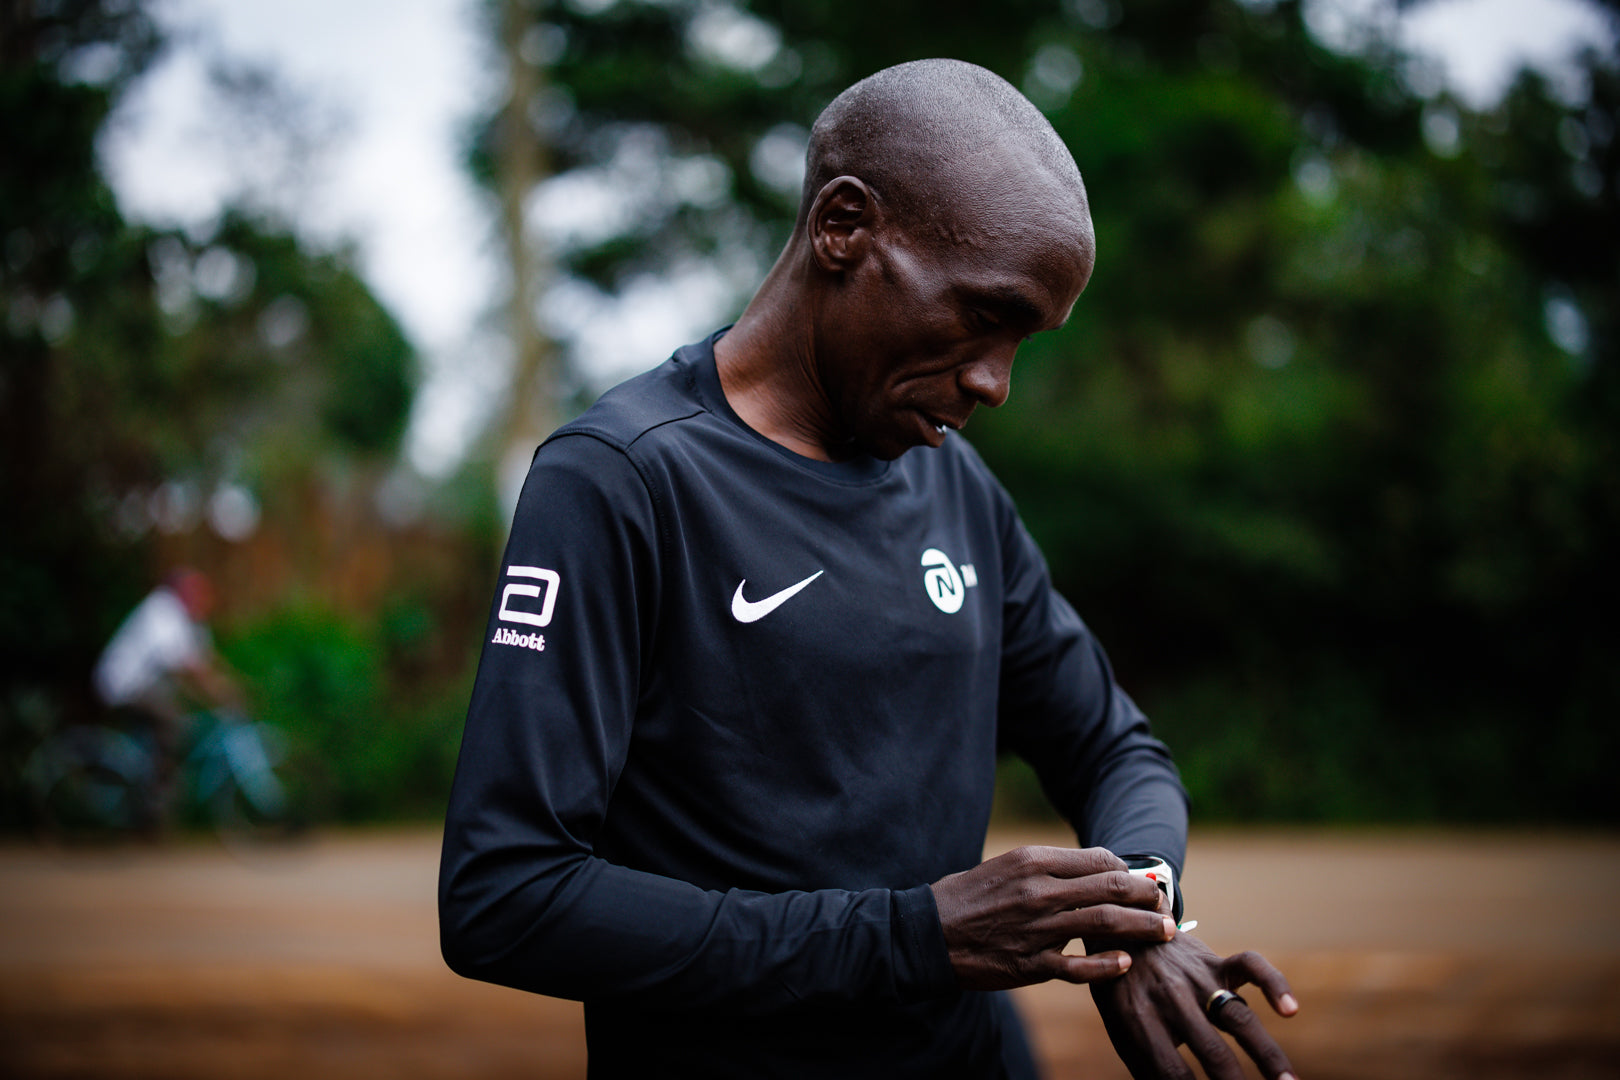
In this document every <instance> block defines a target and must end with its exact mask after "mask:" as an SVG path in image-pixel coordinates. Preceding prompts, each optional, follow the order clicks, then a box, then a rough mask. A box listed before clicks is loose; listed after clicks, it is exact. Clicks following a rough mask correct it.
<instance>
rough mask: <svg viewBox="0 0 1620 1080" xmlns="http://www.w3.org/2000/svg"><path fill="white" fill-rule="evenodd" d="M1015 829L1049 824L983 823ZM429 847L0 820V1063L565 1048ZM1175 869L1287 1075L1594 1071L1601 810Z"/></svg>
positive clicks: (534, 1070) (1083, 1014)
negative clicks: (1273, 1001)
mask: <svg viewBox="0 0 1620 1080" xmlns="http://www.w3.org/2000/svg"><path fill="white" fill-rule="evenodd" d="M1026 841H1037V842H1054V843H1061V842H1062V837H1061V836H1060V835H1057V834H1046V835H1038V834H1029V835H1013V834H1008V833H998V834H996V835H995V836H994V837H993V838H992V843H991V845H990V847H991V850H992V851H995V850H1001V849H1004V848H1007V847H1011V846H1013V845H1014V844H1016V843H1020V842H1026ZM437 858H438V849H437V837H436V836H435V835H433V834H431V833H426V832H414V833H384V834H364V835H361V834H338V835H331V836H324V837H321V838H318V839H316V840H314V841H312V842H310V843H308V844H306V845H303V846H301V847H297V848H293V849H288V850H281V851H272V852H260V853H257V854H256V855H254V856H253V857H252V858H249V859H245V860H244V859H241V858H237V857H233V856H232V855H230V854H228V853H226V852H225V851H223V850H221V849H220V848H218V847H216V846H212V845H208V844H196V845H184V846H178V847H171V848H162V849H156V850H150V849H148V850H139V849H135V850H124V851H117V852H62V851H42V850H39V849H35V848H28V847H9V848H7V847H0V1077H9V1078H16V1080H31V1078H36V1077H51V1078H67V1077H84V1078H90V1077H94V1078H110V1080H124V1078H154V1080H155V1078H165V1080H168V1078H180V1080H190V1078H199V1080H200V1078H205V1077H206V1078H216V1077H224V1078H241V1080H259V1078H264V1080H270V1078H275V1080H324V1078H326V1077H340V1076H341V1077H352V1076H378V1077H398V1078H403V1080H418V1078H421V1080H427V1078H440V1077H442V1078H446V1080H448V1078H457V1080H459V1078H463V1077H477V1078H505V1077H519V1076H521V1077H527V1078H552V1077H580V1076H583V1075H584V1057H585V1055H584V1046H583V1039H582V1034H581V1020H580V1011H579V1007H578V1006H577V1005H574V1004H572V1003H568V1002H560V1001H553V1000H550V999H545V998H538V997H532V996H528V995H524V994H519V993H516V992H513V991H507V990H502V989H499V988H495V987H490V986H484V985H481V984H476V983H470V982H466V981H463V980H461V979H458V978H457V977H455V976H454V975H452V974H450V973H449V972H448V971H446V970H445V969H444V967H443V965H442V964H441V962H440V960H439V956H438V948H437V939H436V934H437V930H436V923H435V914H434V900H433V889H434V875H435V871H436V864H437ZM1186 885H1187V890H1188V895H1189V897H1190V898H1191V900H1190V904H1189V910H1188V913H1189V915H1191V916H1194V917H1196V918H1197V919H1198V920H1199V929H1198V931H1197V932H1198V933H1199V934H1200V935H1201V936H1203V937H1204V938H1205V939H1206V940H1207V941H1209V942H1210V944H1211V945H1213V946H1214V947H1215V948H1216V949H1218V950H1221V951H1235V950H1237V949H1241V948H1256V949H1259V950H1260V951H1262V952H1264V953H1266V955H1267V956H1268V957H1269V958H1271V959H1272V960H1273V961H1274V962H1276V963H1277V964H1278V966H1280V967H1281V968H1282V969H1283V970H1284V971H1285V972H1286V973H1287V974H1288V975H1289V977H1290V978H1291V979H1292V981H1293V985H1294V989H1295V990H1296V992H1297V994H1298V997H1299V999H1300V1002H1301V1004H1302V1010H1301V1013H1300V1015H1299V1016H1298V1017H1296V1018H1295V1019H1293V1020H1290V1021H1286V1022H1284V1021H1281V1020H1277V1019H1275V1018H1271V1019H1270V1020H1269V1021H1268V1025H1269V1026H1270V1027H1271V1028H1272V1029H1273V1030H1275V1031H1277V1032H1278V1033H1279V1035H1280V1036H1281V1038H1282V1039H1283V1040H1284V1042H1285V1045H1286V1047H1287V1048H1288V1050H1289V1052H1290V1053H1291V1054H1292V1056H1293V1059H1294V1063H1295V1065H1296V1066H1297V1067H1298V1070H1299V1073H1300V1075H1301V1076H1302V1077H1303V1078H1305V1080H1329V1078H1335V1080H1351V1078H1358V1080H1360V1078H1389V1080H1405V1078H1409V1077H1410V1078H1416V1077H1425V1078H1457V1080H1463V1078H1468V1080H1497V1078H1501V1080H1506V1078H1510V1077H1512V1078H1519V1077H1535V1078H1536V1080H1576V1078H1583V1080H1584V1078H1600V1077H1601V1078H1612V1077H1620V924H1617V922H1616V920H1615V918H1614V915H1613V913H1614V912H1615V910H1616V909H1617V907H1620V903H1617V902H1620V838H1614V837H1587V838H1580V837H1568V836H1539V835H1526V834H1515V835H1498V834H1489V835H1486V834H1410V833H1388V834H1364V833H1358V834H1341V833H1323V832H1292V831H1290V832H1250V831H1244V832H1208V831H1206V832H1201V833H1195V834H1194V838H1193V843H1192V848H1191V852H1190V856H1189V871H1188V875H1187V881H1186ZM1020 1000H1021V1002H1022V1004H1023V1006H1024V1009H1025V1012H1026V1015H1027V1016H1028V1018H1029V1020H1030V1022H1031V1027H1032V1028H1033V1034H1034V1037H1035V1040H1036V1042H1037V1046H1038V1048H1039V1050H1040V1052H1041V1053H1042V1054H1043V1056H1044V1057H1045V1059H1046V1061H1047V1064H1048V1067H1049V1073H1050V1075H1051V1077H1053V1078H1054V1080H1062V1078H1071V1077H1087V1078H1093V1077H1097V1078H1121V1080H1123V1078H1125V1077H1126V1074H1125V1072H1124V1070H1123V1069H1122V1068H1120V1066H1119V1065H1118V1063H1117V1061H1116V1060H1115V1059H1114V1057H1113V1055H1112V1053H1111V1051H1110V1050H1109V1049H1108V1046H1107V1041H1106V1038H1105V1036H1104V1035H1103V1033H1102V1028H1101V1025H1100V1023H1099V1022H1098V1021H1097V1018H1096V1014H1095V1012H1094V1011H1093V1010H1092V1007H1091V1003H1090V995H1089V994H1088V993H1087V992H1086V991H1085V990H1084V989H1083V988H1074V987H1067V986H1043V987H1036V988H1031V989H1029V990H1026V991H1022V992H1021V996H1020ZM1251 1000H1253V1001H1258V1000H1259V998H1258V995H1256V996H1254V997H1252V998H1251Z"/></svg>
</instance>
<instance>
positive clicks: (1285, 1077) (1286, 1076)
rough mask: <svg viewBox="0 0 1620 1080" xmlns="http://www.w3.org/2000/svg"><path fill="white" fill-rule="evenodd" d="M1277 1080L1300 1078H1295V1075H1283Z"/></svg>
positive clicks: (1295, 1079)
mask: <svg viewBox="0 0 1620 1080" xmlns="http://www.w3.org/2000/svg"><path fill="white" fill-rule="evenodd" d="M1277 1080H1299V1077H1297V1076H1295V1075H1294V1074H1293V1073H1283V1074H1282V1075H1280V1076H1278V1077H1277Z"/></svg>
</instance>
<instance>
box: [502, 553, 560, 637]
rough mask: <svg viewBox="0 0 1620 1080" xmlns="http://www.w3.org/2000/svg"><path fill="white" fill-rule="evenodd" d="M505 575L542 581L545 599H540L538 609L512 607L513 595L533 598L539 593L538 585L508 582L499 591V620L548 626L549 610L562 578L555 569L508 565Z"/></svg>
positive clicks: (555, 598)
mask: <svg viewBox="0 0 1620 1080" xmlns="http://www.w3.org/2000/svg"><path fill="white" fill-rule="evenodd" d="M506 576H507V577H509V578H534V579H535V580H537V581H543V582H545V584H546V587H545V599H543V600H541V601H540V610H539V611H531V610H528V609H525V608H521V607H513V606H512V600H513V598H514V597H529V598H533V597H536V596H539V595H540V592H541V590H540V586H538V585H526V584H524V583H523V582H521V581H513V582H509V583H508V584H507V586H506V588H505V590H504V591H502V593H501V610H500V620H501V621H502V622H515V623H524V624H526V625H528V626H549V625H550V624H551V610H552V608H554V607H556V606H557V589H558V586H559V585H560V584H561V583H562V579H561V578H559V577H558V576H557V571H555V570H542V569H541V568H540V567H538V566H508V567H507V568H506Z"/></svg>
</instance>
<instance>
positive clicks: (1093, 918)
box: [1031, 904, 1176, 943]
mask: <svg viewBox="0 0 1620 1080" xmlns="http://www.w3.org/2000/svg"><path fill="white" fill-rule="evenodd" d="M1031 930H1032V931H1033V932H1038V933H1039V934H1040V935H1041V936H1042V937H1049V938H1051V939H1052V940H1057V939H1058V938H1062V939H1063V940H1064V941H1069V940H1071V939H1073V938H1081V939H1083V940H1085V939H1091V938H1108V939H1123V940H1125V941H1143V942H1154V943H1158V942H1163V941H1169V940H1170V939H1171V938H1173V937H1175V936H1176V923H1175V920H1174V919H1171V918H1169V917H1167V916H1164V915H1160V914H1159V913H1158V912H1156V911H1143V910H1142V909H1141V908H1133V907H1120V906H1119V905H1118V904H1098V905H1096V906H1094V907H1083V908H1075V909H1074V910H1072V911H1060V912H1056V913H1054V914H1052V915H1050V916H1048V917H1046V918H1044V919H1041V920H1040V921H1039V924H1038V925H1034V926H1031Z"/></svg>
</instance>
